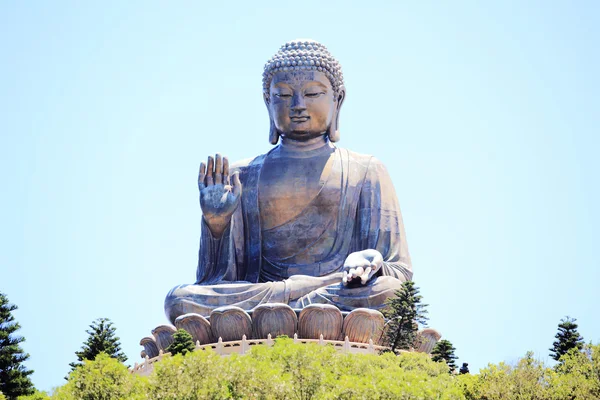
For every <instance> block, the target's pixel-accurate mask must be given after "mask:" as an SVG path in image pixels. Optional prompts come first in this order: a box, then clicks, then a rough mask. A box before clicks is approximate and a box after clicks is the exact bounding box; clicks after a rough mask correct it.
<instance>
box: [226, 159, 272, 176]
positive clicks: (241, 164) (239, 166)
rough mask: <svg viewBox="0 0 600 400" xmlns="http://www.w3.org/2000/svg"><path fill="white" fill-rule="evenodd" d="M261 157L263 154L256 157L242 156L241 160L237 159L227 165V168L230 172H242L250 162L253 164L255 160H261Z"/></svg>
mask: <svg viewBox="0 0 600 400" xmlns="http://www.w3.org/2000/svg"><path fill="white" fill-rule="evenodd" d="M262 158H264V155H263V154H261V155H260V156H257V157H250V158H244V159H243V160H239V161H236V162H234V163H233V164H231V165H230V166H229V170H230V171H231V173H234V172H236V171H239V172H240V173H243V172H245V170H246V169H247V168H248V167H249V166H250V165H251V164H255V163H256V161H259V162H262Z"/></svg>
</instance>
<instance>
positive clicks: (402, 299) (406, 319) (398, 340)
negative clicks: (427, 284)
mask: <svg viewBox="0 0 600 400" xmlns="http://www.w3.org/2000/svg"><path fill="white" fill-rule="evenodd" d="M421 299H422V296H421V295H420V294H419V288H418V287H416V286H415V283H414V282H413V281H406V282H403V283H402V286H401V287H400V289H399V290H397V291H396V295H395V296H394V297H391V298H389V299H388V300H387V301H386V308H385V309H384V310H383V311H384V313H383V314H384V316H385V317H386V318H387V319H388V322H387V324H386V329H385V337H384V339H385V343H386V345H387V346H389V347H391V349H392V351H395V350H396V349H404V350H408V349H410V348H411V347H413V346H414V345H415V342H416V340H417V331H418V329H419V326H418V324H421V325H426V323H427V320H428V318H427V316H426V314H427V310H426V308H427V304H421Z"/></svg>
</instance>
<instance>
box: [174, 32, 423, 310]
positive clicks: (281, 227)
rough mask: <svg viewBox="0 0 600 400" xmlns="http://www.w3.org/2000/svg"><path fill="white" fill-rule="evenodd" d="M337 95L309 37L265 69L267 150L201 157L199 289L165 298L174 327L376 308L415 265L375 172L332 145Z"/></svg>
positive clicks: (334, 80) (328, 66) (336, 79)
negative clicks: (193, 318) (214, 317)
mask: <svg viewBox="0 0 600 400" xmlns="http://www.w3.org/2000/svg"><path fill="white" fill-rule="evenodd" d="M345 95H346V89H345V87H344V81H343V75H342V72H341V68H340V65H339V64H338V62H337V61H336V60H335V59H334V58H333V57H332V56H331V54H330V53H329V51H328V50H327V49H326V48H325V46H323V45H322V44H320V43H318V42H315V41H313V40H296V41H292V42H289V43H286V44H285V45H284V46H282V47H281V49H280V50H279V51H278V52H277V54H275V56H273V58H272V59H271V60H269V61H268V62H267V64H266V65H265V70H264V74H263V96H264V101H265V104H266V106H267V109H268V111H269V117H270V120H271V127H270V134H269V140H270V142H271V144H273V145H275V147H274V148H273V149H271V151H269V152H268V153H267V154H264V155H260V156H258V157H256V158H254V159H250V160H245V161H241V162H239V163H235V164H232V165H231V166H230V165H229V162H228V160H227V158H226V157H221V155H219V154H217V155H216V156H215V158H213V157H208V162H207V163H206V164H204V163H202V164H201V166H200V175H199V178H198V186H199V189H200V206H201V209H202V214H203V218H202V228H201V229H202V232H201V237H200V251H199V261H198V269H197V275H196V283H195V284H191V285H180V286H177V287H175V288H173V289H172V290H171V291H170V292H169V294H168V295H167V298H166V300H165V312H166V314H167V317H168V318H169V320H170V321H171V322H173V321H174V320H175V319H176V318H177V317H178V316H181V315H183V314H186V313H197V314H200V315H204V316H207V315H209V314H210V312H211V311H212V310H214V309H215V308H217V307H221V306H225V305H235V306H239V307H241V308H242V309H244V310H252V309H253V308H255V307H256V306H258V305H260V304H264V303H284V304H288V305H290V306H291V307H292V308H295V309H301V308H303V307H305V306H307V305H309V304H313V303H321V304H323V303H325V304H332V305H335V306H336V307H337V308H339V309H340V310H346V311H349V310H353V309H355V308H359V307H366V308H371V309H378V308H381V307H382V306H383V304H384V302H385V300H386V299H387V298H388V297H390V296H392V295H393V294H394V292H395V290H397V289H398V288H399V287H400V285H401V283H402V282H404V281H406V280H410V279H411V277H412V269H411V263H410V257H409V254H408V247H407V244H406V236H405V233H404V226H403V223H402V216H401V214H400V207H399V206H398V201H397V199H396V195H395V192H394V188H393V185H392V182H391V180H390V177H389V175H388V173H387V171H386V169H385V167H384V166H383V164H382V163H381V162H380V161H378V160H377V159H375V158H374V157H372V156H368V155H362V154H358V153H354V152H351V151H349V150H346V149H341V148H338V147H337V146H335V145H334V142H337V141H338V140H339V139H340V132H339V123H338V121H339V113H340V109H341V107H342V104H343V102H344V98H345Z"/></svg>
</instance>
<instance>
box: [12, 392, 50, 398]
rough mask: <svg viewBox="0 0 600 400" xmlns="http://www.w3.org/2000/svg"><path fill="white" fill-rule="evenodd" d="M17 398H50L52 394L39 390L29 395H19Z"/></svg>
mask: <svg viewBox="0 0 600 400" xmlns="http://www.w3.org/2000/svg"><path fill="white" fill-rule="evenodd" d="M17 400H50V396H48V393H46V392H38V391H37V390H36V391H35V392H34V393H33V394H30V395H27V396H19V397H18V398H17Z"/></svg>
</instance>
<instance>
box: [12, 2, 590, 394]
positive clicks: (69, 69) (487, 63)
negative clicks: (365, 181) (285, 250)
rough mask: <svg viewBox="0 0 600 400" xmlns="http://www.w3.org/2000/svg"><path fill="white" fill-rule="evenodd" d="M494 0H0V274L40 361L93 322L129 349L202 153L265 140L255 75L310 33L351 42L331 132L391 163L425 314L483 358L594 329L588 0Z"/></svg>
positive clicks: (183, 263) (134, 352) (193, 248)
mask: <svg viewBox="0 0 600 400" xmlns="http://www.w3.org/2000/svg"><path fill="white" fill-rule="evenodd" d="M598 4H599V3H598V2H594V1H589V2H585V1H577V2H558V1H557V2H551V1H539V2H535V1H530V2H521V1H505V2H495V3H492V2H478V1H469V2H466V1H465V2H460V1H459V2H451V3H450V2H448V3H439V2H427V1H423V2H392V1H390V2H379V1H369V2H355V3H353V2H345V1H344V2H341V1H340V2H337V1H329V2H324V1H319V2H317V1H302V2H276V1H271V2H268V3H262V2H256V1H252V2H231V1H229V2H186V1H180V2H153V1H138V2H136V1H131V2H121V1H102V2H76V1H72V2H69V1H58V2H42V1H33V2H17V1H5V2H2V3H1V4H0V60H1V62H0V174H1V188H2V189H1V190H2V195H1V196H0V227H1V228H0V245H1V249H0V291H2V292H5V293H6V294H7V295H8V296H9V299H10V300H11V301H12V302H14V303H16V304H17V305H18V306H19V310H18V311H17V312H16V313H15V316H16V318H17V320H18V321H19V322H20V323H21V324H22V326H23V328H22V330H21V332H20V333H21V334H22V335H24V336H25V337H26V339H27V341H26V342H25V343H24V348H25V350H26V351H27V352H29V353H30V354H31V359H30V361H28V362H27V366H28V367H30V368H32V369H35V374H34V375H33V381H34V383H35V384H36V385H37V386H38V387H39V388H40V389H50V388H51V387H53V386H57V385H61V384H63V383H64V381H63V377H64V376H65V375H66V373H67V372H68V370H69V367H68V364H69V362H71V361H73V360H74V359H75V355H74V352H75V351H76V350H78V349H79V348H80V346H81V344H82V342H83V341H84V340H85V339H86V333H85V329H87V326H88V325H89V324H90V323H91V322H92V321H93V320H94V319H96V318H98V317H108V318H110V319H112V320H113V321H114V323H115V324H116V327H117V332H118V334H119V336H120V337H121V342H122V345H123V349H124V351H125V352H126V354H127V355H128V357H129V359H130V361H129V362H130V363H131V364H133V363H134V362H136V361H138V360H139V352H140V350H141V348H140V346H139V344H138V343H139V340H140V339H141V338H142V337H143V336H146V335H148V334H149V333H150V330H151V329H152V328H154V327H155V326H156V325H158V324H161V323H166V318H165V317H164V314H163V300H164V297H165V295H166V293H167V291H168V290H169V289H170V288H171V287H173V286H174V285H176V284H179V283H192V282H193V281H194V278H195V268H196V260H197V250H198V248H197V247H198V240H199V230H200V218H201V215H200V209H199V206H198V196H197V186H196V174H197V169H198V165H199V163H200V161H201V160H203V159H205V157H206V156H207V155H209V154H214V153H215V152H216V151H221V152H223V153H225V154H227V155H228V156H229V157H230V158H231V159H232V160H237V159H241V158H247V157H251V156H254V155H258V154H261V153H264V152H266V151H268V150H269V148H270V145H269V143H268V118H267V112H266V109H265V106H264V104H263V101H262V92H261V73H262V67H263V65H264V63H265V61H266V60H267V59H269V58H270V57H271V55H272V54H273V53H274V52H275V51H276V50H277V49H278V48H279V46H280V45H281V44H283V43H284V42H286V41H288V40H292V39H295V38H298V37H308V38H313V39H315V40H318V41H321V42H322V43H324V44H325V45H327V46H328V47H329V49H330V51H331V52H332V54H334V56H336V57H337V58H338V59H339V61H340V62H341V64H342V66H343V68H344V75H345V79H346V86H347V99H346V103H345V104H344V107H343V109H342V116H341V126H340V128H341V133H342V140H341V142H340V143H339V145H340V146H341V147H347V148H349V149H352V150H354V151H358V152H362V153H369V154H374V155H375V156H377V157H378V158H379V159H380V160H382V161H383V162H384V163H385V164H386V166H387V167H388V170H389V172H390V174H391V176H392V178H393V181H394V185H395V187H396V191H397V193H398V198H399V200H400V206H401V208H402V212H403V215H404V220H405V224H406V230H407V236H408V244H409V249H410V251H411V255H412V259H413V264H414V265H413V266H414V272H415V275H414V279H415V281H416V282H417V284H418V286H420V287H421V292H422V294H423V295H424V300H425V301H426V302H427V303H429V312H430V317H431V323H430V326H432V327H434V328H437V329H438V330H439V331H440V332H441V333H442V334H443V336H444V337H445V338H447V339H449V340H450V341H452V342H453V343H454V345H455V346H456V348H457V355H458V357H459V358H460V360H459V361H460V362H465V361H466V362H469V363H470V366H471V368H472V370H474V371H476V370H477V369H478V368H480V367H483V366H485V365H486V364H487V363H488V362H495V363H496V362H499V361H502V360H505V361H507V362H514V361H515V360H516V359H517V358H518V357H520V356H522V355H524V354H525V352H526V351H527V350H533V351H535V352H536V354H537V356H538V357H539V358H541V359H542V360H548V359H549V358H548V350H547V349H548V348H549V347H550V346H551V344H552V341H553V337H554V334H555V332H556V326H557V323H558V322H559V320H560V319H561V318H562V317H564V316H565V315H570V316H573V317H576V318H578V322H579V324H580V332H581V333H582V334H583V336H584V338H585V339H586V340H587V341H590V340H591V341H594V342H595V343H598V342H600V318H598V315H599V313H598V307H599V305H600V294H599V292H600V290H599V283H600V272H599V269H600V261H599V257H598V252H597V250H598V242H599V240H598V239H599V234H598V229H599V226H600V212H599V208H600V207H599V206H600V189H599V179H598V173H599V171H600V158H599V156H598V149H599V145H600V140H599V138H598V136H599V135H598V134H599V131H600V129H599V126H600V100H599V92H600V74H599V71H600V55H599V54H600V52H599V51H598V43H600V32H599V30H600V28H599V25H598V21H599V20H600V6H599V5H598Z"/></svg>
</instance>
